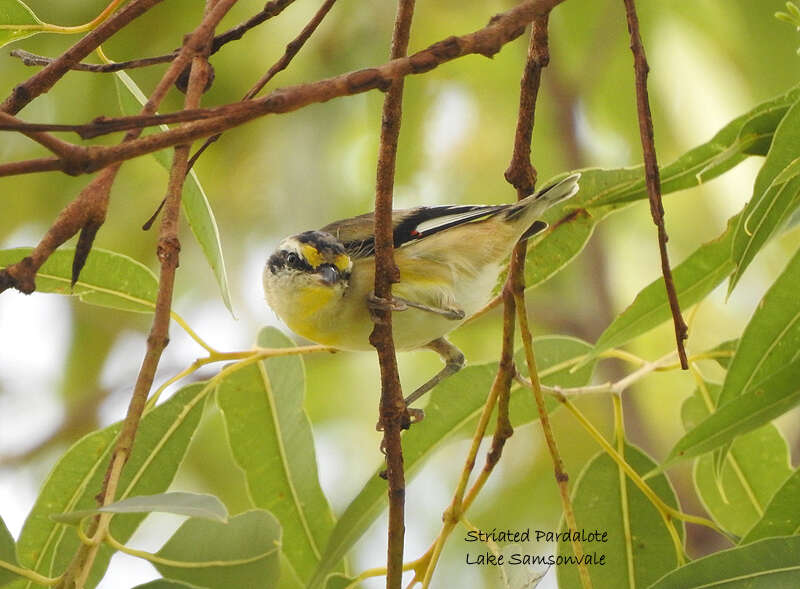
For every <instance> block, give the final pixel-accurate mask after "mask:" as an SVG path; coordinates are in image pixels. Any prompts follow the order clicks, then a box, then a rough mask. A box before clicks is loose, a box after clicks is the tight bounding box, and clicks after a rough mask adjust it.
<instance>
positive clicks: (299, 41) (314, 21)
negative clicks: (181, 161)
mask: <svg viewBox="0 0 800 589" xmlns="http://www.w3.org/2000/svg"><path fill="white" fill-rule="evenodd" d="M335 3H336V0H325V2H323V4H322V6H320V7H319V10H317V12H316V13H315V14H314V16H313V17H312V18H311V20H310V21H308V23H307V24H306V26H305V27H303V30H302V31H300V34H299V35H297V37H295V38H294V39H293V40H292V41H290V42H289V44H288V45H286V50H285V51H284V53H283V55H282V56H281V58H280V59H279V60H278V61H277V62H275V63H274V64H273V65H272V67H270V68H269V70H267V73H266V74H264V76H262V77H261V79H260V80H258V82H256V83H255V85H254V86H253V87H252V88H250V90H248V91H247V94H245V95H244V97H243V98H242V100H241V101H240V102H244V101H245V100H250V99H251V98H253V97H254V96H255V95H256V94H258V93H259V92H261V90H262V88H264V86H266V85H267V84H268V83H269V81H270V80H271V79H272V78H274V77H275V75H276V74H277V73H278V72H280V71H283V70H285V69H286V68H287V67H288V65H289V63H290V62H291V61H292V59H293V58H294V56H295V55H297V53H298V52H299V51H300V49H302V48H303V45H305V43H306V41H308V39H309V37H311V35H313V34H314V31H316V30H317V27H318V26H319V25H320V23H321V22H322V19H324V18H325V16H326V15H327V14H328V12H329V11H330V9H331V8H333V5H334V4H335ZM221 136H222V134H221V133H220V134H218V135H212V136H211V137H209V138H208V139H206V140H205V142H204V143H203V145H201V146H200V148H199V149H198V150H197V151H196V152H194V154H192V157H191V159H190V160H189V169H191V168H192V166H194V164H195V162H196V161H197V159H198V158H199V157H200V156H201V155H202V154H203V152H204V151H205V150H206V149H208V147H209V146H210V145H211V144H212V143H214V142H215V141H217V140H218V139H219V138H220V137H221Z"/></svg>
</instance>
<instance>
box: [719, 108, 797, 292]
mask: <svg viewBox="0 0 800 589" xmlns="http://www.w3.org/2000/svg"><path fill="white" fill-rule="evenodd" d="M798 152H800V100H798V101H797V102H795V104H794V105H793V106H792V107H791V108H790V109H789V111H788V112H787V113H786V115H785V116H784V117H783V119H782V120H781V122H780V124H779V125H778V128H777V129H776V130H775V137H774V138H773V140H772V145H771V146H770V149H769V153H767V159H766V160H765V161H764V165H763V166H762V167H761V170H760V171H759V173H758V176H757V177H756V181H755V185H754V186H753V197H752V198H751V199H750V202H748V203H747V206H746V207H745V209H744V212H743V214H742V216H741V218H740V219H739V223H738V225H737V227H736V233H735V235H734V238H733V246H732V257H733V261H734V263H735V264H736V269H735V270H734V272H733V274H732V275H731V280H730V284H729V285H728V293H729V294H730V293H731V292H732V291H733V289H734V288H735V286H736V284H737V283H738V282H739V279H740V278H741V277H742V274H743V273H744V271H745V269H746V268H747V267H748V266H749V265H750V262H751V261H752V260H753V258H755V256H756V254H757V253H758V252H759V250H760V249H761V248H762V247H763V246H764V244H766V243H767V241H768V240H769V239H770V237H772V236H773V235H774V234H775V232H776V231H777V230H778V228H779V227H780V226H781V225H782V224H783V222H784V221H786V220H787V219H788V218H789V216H790V215H791V214H792V211H793V210H794V209H795V208H796V207H797V205H798V203H800V201H798V199H797V195H798V194H800V177H797V176H796V175H793V174H792V172H791V169H792V167H793V163H794V160H795V159H796V158H797V153H798ZM794 165H796V164H794ZM787 175H788V176H789V178H790V179H789V180H788V181H786V182H783V181H779V178H781V177H785V176H787Z"/></svg>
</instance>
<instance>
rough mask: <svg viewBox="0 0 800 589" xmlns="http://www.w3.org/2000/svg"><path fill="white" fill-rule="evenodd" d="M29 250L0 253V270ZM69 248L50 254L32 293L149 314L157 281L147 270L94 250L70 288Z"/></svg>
mask: <svg viewBox="0 0 800 589" xmlns="http://www.w3.org/2000/svg"><path fill="white" fill-rule="evenodd" d="M31 251H32V248H24V247H20V248H13V249H7V250H0V267H4V266H8V265H10V264H14V263H16V262H18V261H20V260H21V259H22V258H24V257H25V256H28V255H30V253H31ZM74 252H75V250H74V249H73V248H60V249H58V250H56V251H55V252H53V254H52V255H51V256H50V257H49V258H48V259H47V261H46V262H45V263H44V264H43V265H42V267H41V268H40V269H39V272H38V273H37V274H36V290H37V291H39V292H50V293H58V294H66V295H75V296H77V297H78V298H79V299H80V300H82V301H83V302H85V303H90V304H92V305H100V306H102V307H112V308H114V309H122V310H124V311H134V312H137V313H152V311H153V309H154V308H155V305H156V295H157V294H158V278H156V275H155V274H153V273H152V272H151V271H150V269H149V268H148V267H147V266H145V265H144V264H141V263H139V262H137V261H136V260H134V259H133V258H129V257H128V256H125V255H122V254H118V253H115V252H111V251H108V250H103V249H100V248H94V249H93V250H92V252H91V253H90V254H89V257H88V258H87V260H86V266H84V268H83V271H82V272H81V279H80V280H79V281H78V282H76V283H75V287H74V288H71V287H70V282H71V277H72V258H73V256H74Z"/></svg>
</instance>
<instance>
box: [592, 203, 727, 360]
mask: <svg viewBox="0 0 800 589" xmlns="http://www.w3.org/2000/svg"><path fill="white" fill-rule="evenodd" d="M736 221H737V217H733V218H732V219H730V220H729V221H728V228H727V229H726V231H725V233H723V234H722V235H721V236H719V237H718V238H717V239H715V240H713V241H710V242H708V243H705V244H703V245H701V246H700V247H699V248H698V249H697V250H696V251H695V252H694V253H693V254H692V255H690V256H689V257H688V258H686V259H685V260H684V261H683V262H681V263H680V264H678V265H677V266H676V267H675V268H674V269H673V271H672V272H673V274H672V275H673V278H674V281H675V290H676V292H677V294H678V301H679V302H680V305H681V308H682V309H687V308H689V307H691V306H692V305H694V304H695V303H697V302H698V301H700V300H702V299H703V298H704V297H705V296H706V295H707V294H708V293H710V292H711V291H712V290H714V288H716V286H717V285H718V284H720V283H721V282H722V281H723V280H724V279H725V277H726V276H727V275H728V274H730V273H731V272H732V271H733V262H731V257H730V251H731V240H732V238H733V230H734V227H735V225H736ZM671 317H672V313H671V311H670V307H669V301H668V300H667V293H666V289H665V287H664V279H663V278H659V279H658V280H656V281H654V282H651V283H650V284H649V285H647V286H646V287H645V288H644V289H642V290H641V291H640V292H639V294H637V295H636V298H635V299H634V300H633V303H631V305H630V306H629V307H628V308H627V309H625V310H624V311H623V312H622V313H621V314H620V315H618V316H617V318H616V319H614V321H613V322H612V323H611V325H609V326H608V328H606V330H605V331H604V332H603V333H602V334H601V335H600V337H599V338H598V339H597V343H596V344H595V347H594V351H593V354H594V355H597V354H600V353H601V352H603V351H605V350H608V349H611V348H616V347H618V346H621V345H623V344H625V343H627V342H629V341H630V340H632V339H633V338H635V337H637V336H639V335H641V334H643V333H646V332H648V331H650V330H651V329H654V328H656V327H657V326H658V325H660V324H661V323H663V322H664V321H667V320H669V319H670V318H671Z"/></svg>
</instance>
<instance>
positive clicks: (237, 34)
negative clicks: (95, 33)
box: [11, 0, 294, 74]
mask: <svg viewBox="0 0 800 589" xmlns="http://www.w3.org/2000/svg"><path fill="white" fill-rule="evenodd" d="M293 2H294V0H273V1H272V2H267V4H266V5H265V6H264V8H263V9H262V10H261V11H260V12H259V13H257V14H255V15H253V16H252V17H250V18H249V19H248V20H246V21H245V22H243V23H242V24H240V25H237V26H235V27H233V28H232V29H230V30H228V31H225V32H224V33H220V34H219V35H217V36H216V37H214V41H213V43H212V49H211V54H214V53H216V52H217V51H219V50H220V49H222V47H223V46H224V45H226V44H227V43H230V42H231V41H238V40H239V39H241V38H242V37H243V36H244V34H245V33H246V32H247V31H249V30H250V29H253V28H255V27H257V26H258V25H260V24H262V23H263V22H265V21H267V20H269V19H271V18H273V17H275V16H277V15H279V14H280V13H281V12H283V9H284V8H286V7H287V6H289V5H290V4H292V3H293ZM179 53H180V48H178V49H175V50H174V51H172V52H170V53H165V54H164V55H156V56H153V57H143V58H140V59H131V60H130V61H118V62H114V63H82V62H78V63H73V64H70V66H69V69H71V70H75V71H79V72H92V73H102V74H105V73H113V72H119V71H122V70H129V69H136V68H141V67H148V66H151V65H158V64H161V63H169V62H171V61H172V60H173V59H175V58H176V57H177V56H178V54H179ZM11 55H12V56H13V57H18V58H19V59H21V60H22V63H23V64H24V65H27V66H47V65H50V64H51V63H53V62H54V61H56V60H55V59H53V58H52V57H45V56H44V55H36V54H35V53H30V52H28V51H24V50H22V49H14V50H13V51H11ZM87 55H88V54H87Z"/></svg>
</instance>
